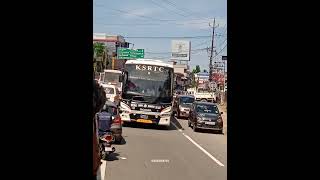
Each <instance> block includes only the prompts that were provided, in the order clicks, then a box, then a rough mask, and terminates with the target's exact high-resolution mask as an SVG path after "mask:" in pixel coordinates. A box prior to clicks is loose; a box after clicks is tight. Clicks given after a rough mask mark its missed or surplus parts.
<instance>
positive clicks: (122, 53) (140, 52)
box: [118, 48, 144, 59]
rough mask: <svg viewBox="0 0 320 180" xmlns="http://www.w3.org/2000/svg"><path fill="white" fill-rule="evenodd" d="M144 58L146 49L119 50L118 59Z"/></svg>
mask: <svg viewBox="0 0 320 180" xmlns="http://www.w3.org/2000/svg"><path fill="white" fill-rule="evenodd" d="M138 58H144V49H128V48H119V49H118V59H138Z"/></svg>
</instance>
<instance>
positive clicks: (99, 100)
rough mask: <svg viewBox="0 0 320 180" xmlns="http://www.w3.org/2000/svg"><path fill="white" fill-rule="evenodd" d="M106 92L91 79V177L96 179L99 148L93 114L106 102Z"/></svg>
mask: <svg viewBox="0 0 320 180" xmlns="http://www.w3.org/2000/svg"><path fill="white" fill-rule="evenodd" d="M106 100H107V99H106V94H105V92H104V89H103V87H101V86H100V85H99V84H98V83H97V82H96V81H93V114H92V117H91V119H92V120H93V136H92V137H93V179H95V180H97V176H100V175H98V173H100V170H99V169H100V165H101V158H100V150H99V136H98V124H97V120H96V118H95V114H96V113H98V112H99V111H100V110H101V109H102V107H103V105H104V104H105V102H106Z"/></svg>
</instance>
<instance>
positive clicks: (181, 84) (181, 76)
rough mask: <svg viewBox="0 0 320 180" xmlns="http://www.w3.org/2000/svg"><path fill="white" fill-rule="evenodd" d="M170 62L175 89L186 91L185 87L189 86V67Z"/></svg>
mask: <svg viewBox="0 0 320 180" xmlns="http://www.w3.org/2000/svg"><path fill="white" fill-rule="evenodd" d="M171 62H172V63H173V69H174V76H175V82H176V83H175V87H176V89H180V90H186V89H187V87H188V86H189V85H190V84H191V77H190V67H189V65H188V64H177V62H175V61H171Z"/></svg>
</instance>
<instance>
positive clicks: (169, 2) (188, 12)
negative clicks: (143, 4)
mask: <svg viewBox="0 0 320 180" xmlns="http://www.w3.org/2000/svg"><path fill="white" fill-rule="evenodd" d="M161 1H163V2H165V3H167V4H169V5H171V6H172V7H174V8H176V9H177V10H180V11H183V12H184V13H186V14H189V16H192V14H193V15H195V16H197V17H199V16H198V15H200V14H198V13H197V14H198V15H197V14H196V13H194V12H192V11H191V10H189V9H187V8H178V6H177V4H175V3H173V2H171V1H169V0H161ZM201 19H205V18H201Z"/></svg>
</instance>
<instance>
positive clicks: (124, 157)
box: [119, 157, 127, 159]
mask: <svg viewBox="0 0 320 180" xmlns="http://www.w3.org/2000/svg"><path fill="white" fill-rule="evenodd" d="M119 158H120V159H127V158H126V157H119Z"/></svg>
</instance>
